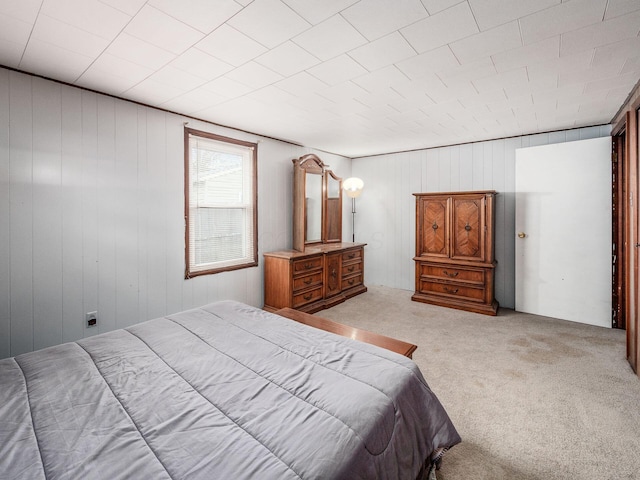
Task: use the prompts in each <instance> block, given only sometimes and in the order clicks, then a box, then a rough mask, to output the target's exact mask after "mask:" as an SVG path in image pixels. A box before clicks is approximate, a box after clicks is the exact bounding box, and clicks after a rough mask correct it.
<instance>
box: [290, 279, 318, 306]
mask: <svg viewBox="0 0 640 480" xmlns="http://www.w3.org/2000/svg"><path fill="white" fill-rule="evenodd" d="M317 300H322V285H320V286H318V287H316V288H314V289H312V290H307V291H304V292H302V293H298V294H296V295H294V296H293V308H298V307H302V306H303V305H306V304H308V303H312V302H315V301H317Z"/></svg>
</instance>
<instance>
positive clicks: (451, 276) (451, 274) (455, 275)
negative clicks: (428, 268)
mask: <svg viewBox="0 0 640 480" xmlns="http://www.w3.org/2000/svg"><path fill="white" fill-rule="evenodd" d="M442 273H444V274H445V275H446V276H447V277H449V278H456V277H457V276H458V273H460V272H453V273H449V272H447V271H446V270H443V271H442Z"/></svg>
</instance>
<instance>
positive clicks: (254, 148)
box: [184, 124, 258, 279]
mask: <svg viewBox="0 0 640 480" xmlns="http://www.w3.org/2000/svg"><path fill="white" fill-rule="evenodd" d="M190 136H195V137H202V138H208V139H210V140H215V141H218V142H224V143H231V144H234V145H241V146H243V147H247V148H250V149H251V156H252V159H251V163H252V172H251V174H252V184H253V185H252V202H253V219H252V221H253V260H252V261H251V262H246V263H242V264H238V265H231V266H227V267H222V268H211V269H209V270H203V271H199V272H191V271H190V270H189V253H190V252H189V137H190ZM184 231H185V235H184V236H185V246H184V250H185V274H184V278H185V279H189V278H194V277H198V276H201V275H211V274H215V273H221V272H230V271H233V270H240V269H242V268H250V267H257V266H258V144H257V143H253V142H248V141H245V140H238V139H237V138H231V137H225V136H223V135H218V134H215V133H211V132H205V131H203V130H196V129H193V128H189V127H187V126H186V124H185V127H184Z"/></svg>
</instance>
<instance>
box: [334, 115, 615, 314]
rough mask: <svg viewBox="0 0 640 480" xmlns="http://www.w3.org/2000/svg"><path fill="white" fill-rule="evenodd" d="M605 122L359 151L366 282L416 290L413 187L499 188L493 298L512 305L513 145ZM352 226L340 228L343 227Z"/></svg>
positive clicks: (575, 135) (582, 133) (591, 131)
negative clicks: (420, 146) (372, 152)
mask: <svg viewBox="0 0 640 480" xmlns="http://www.w3.org/2000/svg"><path fill="white" fill-rule="evenodd" d="M610 132H611V127H610V126H609V125H604V126H596V127H588V128H580V129H573V130H566V131H561V132H553V133H545V134H539V135H528V136H522V137H514V138H506V139H500V140H492V141H487V142H477V143H471V144H464V145H456V146H451V147H442V148H433V149H427V150H419V151H412V152H406V153H396V154H390V155H380V156H374V157H364V158H357V159H354V160H353V165H352V173H353V175H354V176H357V177H360V178H362V179H363V180H364V185H365V186H364V191H363V193H362V195H361V197H359V198H358V199H357V202H358V203H357V213H356V225H355V230H356V241H358V242H365V243H367V244H368V246H367V247H366V250H365V251H366V254H365V258H366V266H365V284H368V285H386V286H389V287H394V288H401V289H406V290H414V287H415V267H414V262H413V256H414V255H415V197H413V196H412V193H418V192H447V191H464V190H496V191H498V192H499V195H498V196H497V199H496V259H497V261H498V265H497V267H496V298H497V300H498V302H500V305H501V306H502V307H507V308H514V306H515V243H514V239H515V152H516V149H518V148H525V147H533V146H537V145H547V144H552V143H561V142H570V141H575V140H584V139H587V138H595V137H602V136H608V135H609V134H610ZM350 232H351V228H350V226H349V229H348V230H346V231H345V235H347V234H348V233H350Z"/></svg>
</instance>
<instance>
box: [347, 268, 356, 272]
mask: <svg viewBox="0 0 640 480" xmlns="http://www.w3.org/2000/svg"><path fill="white" fill-rule="evenodd" d="M355 268H356V267H351V268H349V269H348V270H349V273H351V272H353V270H354V269H355Z"/></svg>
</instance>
